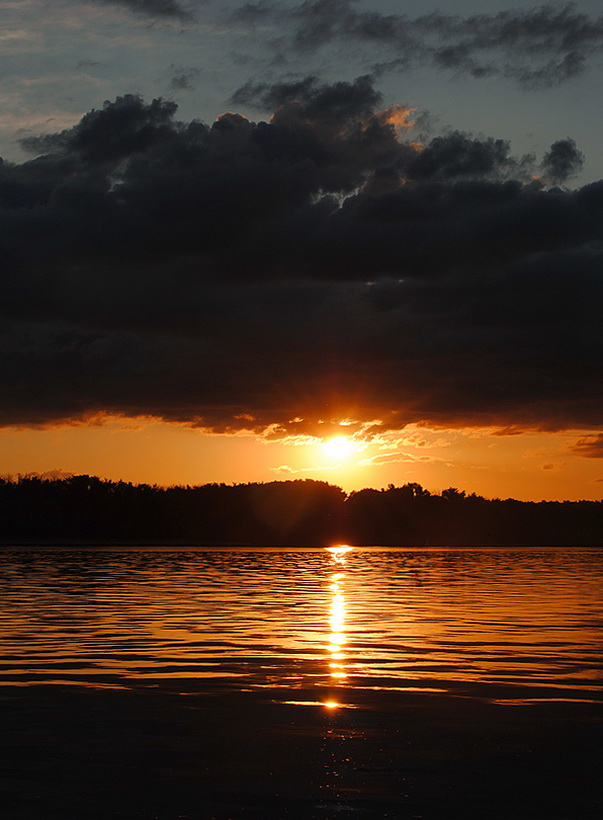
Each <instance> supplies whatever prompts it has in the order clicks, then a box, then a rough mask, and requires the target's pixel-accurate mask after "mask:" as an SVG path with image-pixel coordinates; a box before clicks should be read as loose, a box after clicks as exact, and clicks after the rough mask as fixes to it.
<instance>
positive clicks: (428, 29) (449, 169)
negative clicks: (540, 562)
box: [0, 0, 603, 500]
mask: <svg viewBox="0 0 603 820" xmlns="http://www.w3.org/2000/svg"><path fill="white" fill-rule="evenodd" d="M0 46H1V48H0V67H1V69H2V70H1V71H0V102H1V104H2V112H3V116H2V118H0V156H2V157H3V160H2V162H1V163H0V223H1V227H0V272H1V278H0V396H1V397H2V398H1V399H0V474H3V475H18V474H28V473H37V474H39V475H45V476H61V475H69V474H71V473H90V474H95V475H100V476H103V477H106V478H111V479H123V480H127V481H135V482H148V483H158V484H162V485H166V484H199V483H205V482H211V481H218V482H226V483H233V482H245V481H271V480H277V479H278V480H285V479H300V478H301V479H303V478H312V479H320V480H326V481H329V482H332V483H335V484H338V485H339V486H342V487H344V489H346V490H347V491H351V490H354V489H360V488H362V487H366V486H372V487H384V486H387V485H388V484H390V483H393V484H396V485H400V484H403V483H405V482H408V481H412V482H419V483H421V484H423V486H425V487H427V488H428V489H431V490H433V491H438V490H441V489H443V488H445V487H449V486H455V487H459V488H462V489H465V490H466V491H468V492H478V493H479V494H482V495H486V496H488V497H516V498H520V499H526V500H540V499H569V500H575V499H579V498H590V499H598V498H601V497H602V496H603V461H602V459H603V415H602V397H603V382H602V380H601V372H603V368H602V359H603V357H602V352H603V351H602V348H603V334H602V331H601V327H602V324H601V319H602V316H601V313H602V307H601V306H602V304H603V300H602V298H601V297H602V296H603V293H602V290H603V288H602V278H601V277H602V272H603V264H602V262H603V245H602V240H603V222H602V216H603V181H601V180H602V178H603V153H602V152H601V149H600V135H601V133H602V130H603V128H602V127H603V122H602V120H603V109H602V108H601V105H600V88H601V80H602V79H603V77H602V75H603V16H602V15H601V7H600V3H599V2H594V1H593V2H591V1H590V0H583V2H575V3H558V2H552V3H549V4H547V5H538V4H534V3H531V2H521V0H516V2H504V0H486V1H484V0H481V1H480V2H477V0H475V1H473V0H465V1H464V2H461V0H458V1H457V2H440V3H432V2H430V0H422V1H421V2H420V1H419V0H397V1H395V0H372V2H368V0H306V2H299V1H298V0H293V2H269V0H260V1H259V2H247V3H244V2H240V0H228V1H227V2H224V0H223V1H222V2H217V1H216V2H214V1H213V0H8V1H7V0H0Z"/></svg>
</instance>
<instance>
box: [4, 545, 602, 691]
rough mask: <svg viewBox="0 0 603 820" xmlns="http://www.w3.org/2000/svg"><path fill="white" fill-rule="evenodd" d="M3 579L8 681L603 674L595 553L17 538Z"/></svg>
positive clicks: (468, 685) (523, 683) (541, 678)
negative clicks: (136, 544)
mask: <svg viewBox="0 0 603 820" xmlns="http://www.w3.org/2000/svg"><path fill="white" fill-rule="evenodd" d="M0 588H1V596H2V597H1V604H0V642H1V643H2V658H1V660H0V685H2V684H11V685H33V684H40V683H45V684H47V683H69V684H73V685H79V686H96V687H103V686H110V687H120V688H136V687H149V686H152V687H158V686H159V687H166V688H169V689H172V690H176V691H186V692H198V693H200V694H211V693H216V692H220V691H233V690H236V691H244V690H248V689H274V690H275V691H276V690H299V691H297V693H296V694H295V693H294V695H291V697H292V698H293V699H294V700H295V698H296V697H297V698H298V699H299V701H300V702H304V700H306V701H307V702H314V700H313V698H315V696H316V688H317V687H322V688H325V687H331V688H336V689H337V691H338V693H339V696H340V697H344V698H345V699H346V701H347V702H348V703H349V704H353V703H354V699H355V697H358V696H359V695H360V693H361V692H362V691H364V690H366V691H373V690H375V689H378V690H381V691H387V690H392V691H400V690H410V691H415V690H422V691H425V692H430V691H432V692H433V691H445V692H449V693H453V694H458V695H462V696H472V697H485V698H490V699H492V700H496V701H497V702H500V701H505V700H506V701H508V702H510V703H511V702H530V701H534V700H547V699H548V700H556V699H580V700H593V699H598V698H599V697H600V693H601V685H602V681H603V662H602V637H603V629H602V626H603V552H602V551H598V550H595V549H582V548H574V549H557V548H555V549H549V550H546V549H540V548H539V549H521V550H500V549H498V550H493V549H490V550H487V549H484V550H476V549H471V550H445V549H442V550H433V549H429V550H428V549H425V550H421V549H417V550H402V549H400V550H393V549H392V550H378V549H369V548H354V549H350V550H347V551H346V550H339V551H336V550H331V551H329V550H273V549H270V550H211V549H203V550H183V551H177V550H155V549H154V550H144V549H139V550H132V549H128V550H109V549H98V550H90V549H87V550H81V551H77V550H50V549H49V550H42V549H40V550H33V549H19V550H16V549H15V550H6V549H5V550H2V551H0ZM288 702H292V700H289V701H288ZM296 702H297V700H296Z"/></svg>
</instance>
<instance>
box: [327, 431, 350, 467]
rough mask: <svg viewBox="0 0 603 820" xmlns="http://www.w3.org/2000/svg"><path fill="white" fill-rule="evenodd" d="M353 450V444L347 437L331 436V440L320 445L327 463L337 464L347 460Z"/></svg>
mask: <svg viewBox="0 0 603 820" xmlns="http://www.w3.org/2000/svg"><path fill="white" fill-rule="evenodd" d="M355 449H356V444H355V442H354V441H352V439H351V438H348V437H347V436H333V438H329V439H327V440H326V441H324V442H323V444H322V451H323V453H324V455H325V456H326V457H327V458H328V459H329V461H332V462H337V463H339V462H341V461H345V460H346V459H348V458H349V457H350V456H351V455H352V453H353V452H354V450H355Z"/></svg>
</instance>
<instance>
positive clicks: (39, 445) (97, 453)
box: [0, 418, 603, 501]
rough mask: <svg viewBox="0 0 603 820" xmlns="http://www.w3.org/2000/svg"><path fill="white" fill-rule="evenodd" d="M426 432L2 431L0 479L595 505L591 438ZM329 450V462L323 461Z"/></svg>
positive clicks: (135, 427) (153, 426)
mask: <svg viewBox="0 0 603 820" xmlns="http://www.w3.org/2000/svg"><path fill="white" fill-rule="evenodd" d="M503 432H504V433H505V434H501V431H500V430H496V429H479V428H477V429H470V428H466V429H442V428H439V429H434V428H428V427H420V426H418V425H408V426H407V427H406V428H404V429H403V430H393V431H387V430H385V431H384V432H383V433H380V434H379V435H378V436H373V438H371V439H367V440H360V439H359V438H358V432H356V438H352V437H348V436H346V435H343V434H337V435H334V436H333V437H331V438H328V439H326V440H322V441H321V440H320V439H316V438H311V437H309V436H290V437H288V438H287V439H282V440H274V439H268V438H263V437H261V436H258V435H254V434H252V433H245V432H242V433H239V434H229V435H222V434H209V433H207V432H204V431H200V430H196V429H193V428H190V427H186V426H184V425H177V424H168V423H166V422H159V421H153V420H149V419H144V420H141V419H118V418H115V419H109V420H107V421H105V422H104V423H102V424H98V423H96V424H95V423H91V424H88V425H87V424H79V425H74V426H67V425H64V426H60V427H59V426H57V427H48V428H45V429H11V428H4V429H0V454H1V455H0V475H2V476H7V475H12V476H16V475H26V474H31V473H34V474H38V475H43V476H48V477H54V476H56V477H61V476H68V475H73V474H83V473H86V474H89V475H97V476H99V477H101V478H107V479H111V480H113V481H119V480H123V481H130V482H132V483H147V484H158V485H162V486H169V485H170V484H181V485H186V484H191V485H193V484H206V483H212V482H216V483H220V482H223V483H226V484H237V483H247V482H268V481H286V480H293V479H316V480H321V481H327V482H329V483H330V484H336V485H338V486H340V487H342V488H343V489H344V490H345V491H346V492H351V491H352V490H359V489H362V488H363V487H374V488H375V489H380V488H383V487H386V486H387V485H388V484H390V483H391V484H394V485H396V486H400V485H402V484H405V483H407V482H417V483H419V484H421V485H422V486H423V487H425V488H426V489H428V490H430V491H431V492H439V491H441V490H442V489H444V488H445V487H451V486H452V487H458V488H459V489H463V490H465V491H466V492H468V493H470V492H475V493H478V494H479V495H483V496H485V497H487V498H496V497H499V498H508V497H513V498H518V499H520V500H524V501H530V500H532V501H540V500H543V499H545V500H570V501H572V500H579V499H591V500H598V499H601V498H602V497H603V460H602V459H600V458H584V457H581V456H580V455H579V454H578V453H576V452H574V451H572V447H573V446H574V445H575V444H576V443H577V442H578V441H579V440H580V439H582V438H584V437H585V436H588V435H589V434H590V433H593V434H595V433H597V432H598V431H596V430H593V431H588V430H574V431H563V432H559V433H541V432H520V431H519V432H517V433H516V431H509V432H510V433H512V434H506V431H503ZM329 451H331V456H329V455H328V453H329Z"/></svg>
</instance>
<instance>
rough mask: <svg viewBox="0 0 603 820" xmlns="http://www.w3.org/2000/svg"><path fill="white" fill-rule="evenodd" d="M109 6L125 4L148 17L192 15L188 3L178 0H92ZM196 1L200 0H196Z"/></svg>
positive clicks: (182, 17) (177, 17)
mask: <svg viewBox="0 0 603 820" xmlns="http://www.w3.org/2000/svg"><path fill="white" fill-rule="evenodd" d="M93 2H95V3H102V4H103V5H109V6H125V7H126V8H128V9H130V10H131V11H134V12H136V13H137V14H144V15H148V16H150V17H167V18H170V17H174V18H176V19H178V20H188V19H190V18H191V16H192V12H191V9H190V8H189V6H190V3H187V2H178V0H93ZM196 2H197V3H199V2H202V0H196Z"/></svg>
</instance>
